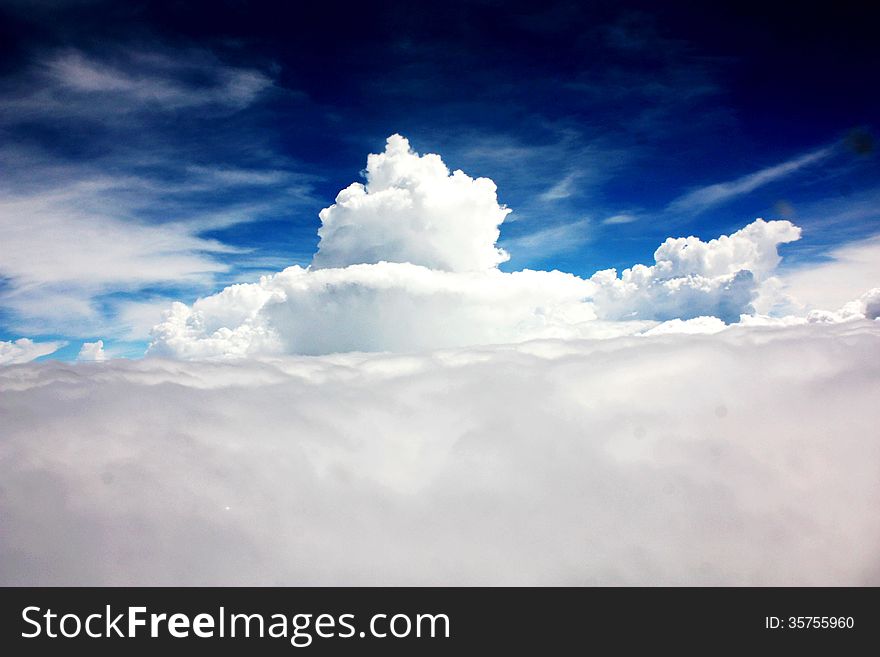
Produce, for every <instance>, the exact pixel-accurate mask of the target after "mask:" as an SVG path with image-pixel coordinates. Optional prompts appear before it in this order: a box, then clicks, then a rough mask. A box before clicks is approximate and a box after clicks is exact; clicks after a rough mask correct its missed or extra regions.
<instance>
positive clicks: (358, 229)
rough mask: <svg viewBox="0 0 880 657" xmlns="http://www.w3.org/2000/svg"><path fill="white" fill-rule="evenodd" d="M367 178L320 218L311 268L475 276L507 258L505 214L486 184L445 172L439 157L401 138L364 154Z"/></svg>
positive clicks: (488, 182) (489, 183)
mask: <svg viewBox="0 0 880 657" xmlns="http://www.w3.org/2000/svg"><path fill="white" fill-rule="evenodd" d="M366 176H367V183H366V185H363V184H361V183H352V184H351V185H349V186H348V187H346V188H345V189H343V190H342V191H341V192H339V195H338V196H337V197H336V203H334V204H333V205H331V206H330V207H329V208H325V209H324V210H322V211H321V212H320V214H319V216H320V218H321V228H320V229H319V231H318V235H319V236H320V238H321V241H320V243H319V244H318V253H317V254H315V259H314V263H313V266H314V267H315V268H326V267H345V266H346V265H354V264H362V263H377V262H380V261H388V262H409V263H412V264H415V265H423V266H425V267H429V268H431V269H438V270H443V271H480V270H486V269H491V268H493V267H495V266H496V265H497V264H499V263H501V262H503V261H505V260H507V257H508V256H507V254H506V253H505V252H504V251H502V250H501V249H498V248H497V247H496V246H495V242H496V241H497V240H498V235H499V230H498V227H499V226H500V225H501V222H502V221H504V217H505V216H506V215H507V214H508V212H509V210H508V209H507V208H504V207H502V206H500V205H499V204H498V198H497V195H496V188H495V183H494V182H492V181H491V180H489V179H488V178H477V179H473V178H471V177H470V176H468V175H466V174H465V173H464V172H462V171H455V172H453V173H452V174H450V173H449V169H447V168H446V165H445V164H443V161H442V160H441V159H440V156H439V155H433V154H428V155H424V156H419V155H418V154H417V153H415V152H413V151H412V150H411V149H410V146H409V142H408V141H407V140H406V139H405V138H404V137H401V136H400V135H392V136H391V137H389V138H388V142H387V145H386V147H385V152H384V153H379V154H372V155H370V156H369V158H368V159H367V168H366Z"/></svg>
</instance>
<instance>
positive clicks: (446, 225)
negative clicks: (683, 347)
mask: <svg viewBox="0 0 880 657" xmlns="http://www.w3.org/2000/svg"><path fill="white" fill-rule="evenodd" d="M366 179H367V182H366V184H365V185H364V184H360V183H354V184H352V185H351V186H349V187H347V188H346V189H344V190H342V192H340V193H339V195H338V196H337V198H336V203H334V204H333V205H332V206H330V207H329V208H326V209H324V210H322V211H321V212H320V217H321V222H322V225H321V228H320V230H319V234H320V237H321V240H320V244H319V248H318V252H317V253H316V254H315V257H314V260H313V262H312V265H311V266H310V267H308V268H303V267H299V266H294V267H290V268H288V269H285V270H283V271H282V272H280V273H278V274H274V275H269V276H264V277H262V278H261V279H260V281H259V282H258V283H250V284H239V285H233V286H230V287H228V288H226V289H225V290H223V291H221V292H219V293H218V294H215V295H212V296H209V297H204V298H201V299H198V300H197V301H196V302H195V303H193V304H192V305H191V306H187V305H185V304H181V303H176V304H174V305H173V306H172V308H170V309H169V311H168V312H167V313H166V316H165V319H164V320H163V321H162V322H161V323H160V324H158V325H157V326H156V327H155V328H154V329H153V340H152V343H151V346H150V352H151V353H152V354H154V355H161V356H171V357H182V358H216V357H236V356H254V355H261V354H262V355H270V354H282V353H298V354H326V353H335V352H346V351H418V350H423V349H434V348H442V347H455V346H465V345H477V344H499V343H508V342H519V341H523V340H531V339H537V338H550V337H554V338H587V337H601V336H606V337H610V336H616V335H621V334H630V333H634V332H638V331H639V330H645V329H649V328H651V327H652V326H654V325H655V324H657V323H658V322H660V321H664V320H672V319H681V320H690V319H694V318H699V317H716V318H718V320H717V321H719V322H720V321H722V320H723V321H728V322H735V321H737V319H738V318H739V316H740V315H741V314H743V313H752V312H753V311H754V308H753V307H752V301H753V300H754V299H755V297H756V296H757V294H758V289H759V286H760V285H761V284H762V282H763V281H764V280H765V279H767V278H769V275H770V274H771V273H772V272H773V271H774V269H775V268H776V266H777V265H778V263H779V260H780V258H779V255H778V253H777V247H778V245H779V244H782V243H785V242H791V241H794V240H796V239H798V238H799V236H800V229H799V228H797V227H796V226H794V225H793V224H791V223H790V222H788V221H763V220H761V219H758V220H757V221H755V222H754V223H752V224H749V225H748V226H746V227H745V228H743V229H742V230H739V231H737V232H735V233H733V234H732V235H730V236H722V237H719V238H717V239H712V240H709V241H708V242H704V241H702V240H700V239H698V238H696V237H686V238H677V239H672V238H670V239H668V240H666V242H664V243H663V244H662V245H661V246H660V247H659V248H658V249H657V251H656V252H655V254H654V259H655V264H654V265H651V266H645V265H636V266H634V267H632V268H631V269H627V270H625V271H623V272H622V274H621V275H620V277H618V276H617V273H616V271H614V270H606V271H602V272H597V273H596V274H595V275H594V276H592V277H591V278H590V279H584V278H580V277H577V276H574V275H572V274H566V273H562V272H558V271H549V272H548V271H532V270H528V269H526V270H523V271H517V272H512V273H509V272H502V271H501V270H500V269H499V268H498V264H499V263H500V262H501V261H502V260H503V259H504V258H505V257H506V254H505V252H504V251H503V250H502V249H499V248H498V247H497V245H496V243H497V240H498V237H499V226H500V225H501V223H502V222H503V220H504V217H505V216H506V214H507V212H508V210H507V209H506V208H504V207H503V206H501V205H499V203H498V199H497V196H496V190H495V185H494V183H492V181H491V180H488V179H485V178H478V179H473V178H470V177H469V176H467V175H466V174H464V173H462V172H461V171H456V172H454V173H452V174H450V173H449V169H448V168H447V167H446V165H445V164H444V163H443V161H442V160H441V158H440V157H439V156H438V155H433V154H428V155H419V154H417V153H415V152H414V151H413V150H412V148H411V147H410V145H409V142H408V141H407V140H406V139H404V138H403V137H401V136H400V135H393V136H391V137H389V139H388V141H387V145H386V148H385V151H384V152H383V153H380V154H373V155H370V156H369V157H368V160H367V168H366ZM585 227H586V221H584V222H577V223H576V224H568V225H565V226H563V227H555V228H549V229H546V231H544V233H543V234H542V237H541V241H545V242H551V243H558V242H560V241H563V240H565V239H568V238H569V237H570V236H571V235H572V234H576V233H584V232H585ZM512 243H514V244H515V243H516V241H515V240H514V242H512ZM597 320H601V321H597ZM613 322H621V324H620V325H619V326H616V327H613V328H612V326H611V323H613ZM697 326H698V323H693V324H687V325H686V329H685V330H694V329H695V328H696V327H697ZM713 326H714V324H713ZM664 330H675V325H668V326H667V328H666V329H664Z"/></svg>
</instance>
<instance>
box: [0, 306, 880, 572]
mask: <svg viewBox="0 0 880 657" xmlns="http://www.w3.org/2000/svg"><path fill="white" fill-rule="evenodd" d="M878 348H880V324H878V323H877V322H869V321H864V320H861V321H854V322H850V323H844V324H813V325H809V326H798V327H793V328H776V329H754V328H744V327H734V328H728V329H726V330H723V331H721V332H718V333H716V334H714V335H681V334H665V335H656V336H639V337H623V338H617V339H611V340H603V341H577V340H550V341H538V342H529V343H525V344H520V345H518V346H507V347H500V346H495V347H482V348H468V349H461V350H448V351H439V352H431V353H423V354H421V355H407V356H403V355H401V356H395V355H380V354H374V355H345V356H332V357H329V356H325V357H318V358H308V357H284V358H280V359H276V360H271V361H260V360H243V361H234V362H222V363H210V362H199V363H186V362H180V361H166V360H162V359H144V360H141V361H109V362H105V363H100V364H88V363H79V364H62V363H57V362H50V363H43V364H29V365H17V366H11V367H6V368H3V369H0V416H2V417H3V418H4V422H3V426H2V434H3V441H2V443H0V444H2V449H0V482H2V488H0V515H2V517H3V519H4V520H3V532H2V533H0V582H2V583H3V584H91V585H94V584H116V585H129V584H142V585H145V584H146V585H158V584H168V585H181V584H251V585H254V584H386V585H390V584H437V585H447V584H468V585H477V584H562V585H571V584H643V585H644V584H648V585H652V584H732V585H750V584H761V585H772V584H779V585H793V584H799V585H800V584H817V585H850V584H852V585H865V584H867V585H877V584H880V559H878V556H877V555H878V554H880V516H878V515H877V514H876V513H874V512H873V509H875V508H877V507H878V505H880V476H878V465H877V464H878V463H880V443H878V442H877V440H876V439H875V436H876V427H877V423H878V420H880V417H878V415H877V411H876V410H875V409H876V408H877V406H876V404H875V401H876V399H877V398H878V396H880V383H878V382H880V366H878V361H877V358H876V354H877V350H878ZM842 555H845V558H842Z"/></svg>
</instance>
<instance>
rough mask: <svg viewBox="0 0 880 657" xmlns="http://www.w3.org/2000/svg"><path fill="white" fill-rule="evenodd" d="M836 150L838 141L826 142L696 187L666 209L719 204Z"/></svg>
mask: <svg viewBox="0 0 880 657" xmlns="http://www.w3.org/2000/svg"><path fill="white" fill-rule="evenodd" d="M835 152H836V145H832V146H826V147H824V148H819V149H817V150H814V151H811V152H809V153H806V154H804V155H800V156H798V157H795V158H792V159H790V160H786V161H785V162H781V163H779V164H776V165H773V166H771V167H766V168H764V169H760V170H759V171H755V172H754V173H750V174H748V175H745V176H741V177H739V178H736V179H734V180H730V181H726V182H721V183H714V184H712V185H707V186H706V187H700V188H698V189H694V190H692V191H690V192H687V193H686V194H683V195H682V196H679V197H678V198H676V199H674V200H673V201H672V202H671V203H669V205H668V206H667V207H666V211H667V212H669V213H671V214H678V215H690V216H693V215H696V214H700V213H701V212H705V211H706V210H708V209H709V208H712V207H715V206H716V205H720V204H722V203H726V202H727V201H730V200H732V199H734V198H737V197H739V196H744V195H746V194H749V193H751V192H753V191H755V190H756V189H758V188H760V187H763V186H764V185H769V184H770V183H774V182H776V181H778V180H782V179H783V178H786V177H788V176H791V175H794V174H795V173H797V172H799V171H801V170H802V169H804V168H806V167H808V166H811V165H813V164H817V163H819V162H822V161H823V160H826V159H828V158H829V157H830V156H831V155H832V154H834V153H835Z"/></svg>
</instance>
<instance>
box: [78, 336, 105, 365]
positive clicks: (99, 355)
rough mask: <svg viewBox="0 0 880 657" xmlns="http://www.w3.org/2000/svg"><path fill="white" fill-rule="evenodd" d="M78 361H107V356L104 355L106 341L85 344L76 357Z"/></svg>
mask: <svg viewBox="0 0 880 657" xmlns="http://www.w3.org/2000/svg"><path fill="white" fill-rule="evenodd" d="M76 359H77V360H82V361H96V362H97V361H105V360H107V354H106V353H104V341H103V340H98V341H97V342H83V345H82V347H80V350H79V354H78V355H77V357H76Z"/></svg>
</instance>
